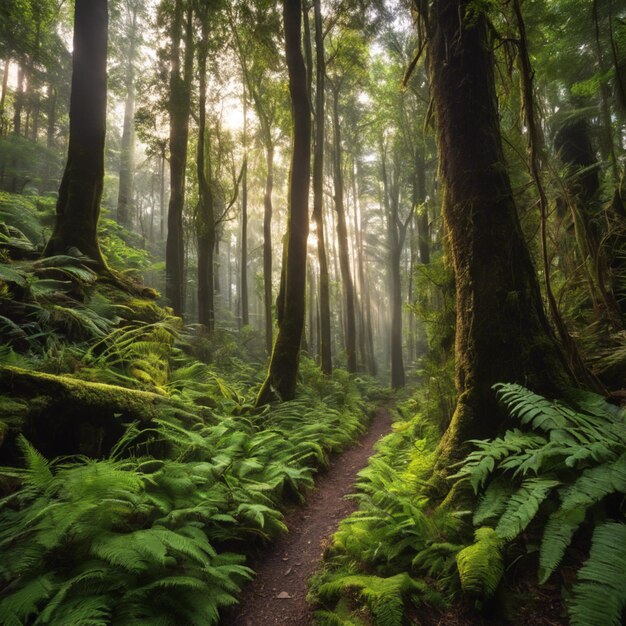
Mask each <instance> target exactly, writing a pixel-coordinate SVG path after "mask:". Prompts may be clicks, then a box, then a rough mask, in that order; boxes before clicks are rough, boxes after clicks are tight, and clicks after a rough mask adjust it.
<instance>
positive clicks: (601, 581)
mask: <svg viewBox="0 0 626 626" xmlns="http://www.w3.org/2000/svg"><path fill="white" fill-rule="evenodd" d="M573 592H574V593H573V598H572V600H571V601H570V602H569V606H568V608H569V616H570V620H571V624H572V626H619V625H620V624H622V623H623V622H622V616H623V611H624V607H626V524H621V523H618V522H605V523H604V524H602V525H600V526H598V527H597V528H596V529H595V531H594V533H593V539H592V543H591V551H590V554H589V558H588V559H587V561H585V563H584V564H583V566H582V567H581V568H580V571H579V572H578V582H577V583H576V584H575V585H574V590H573Z"/></svg>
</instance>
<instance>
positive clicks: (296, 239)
mask: <svg viewBox="0 0 626 626" xmlns="http://www.w3.org/2000/svg"><path fill="white" fill-rule="evenodd" d="M283 19H284V24H285V53H286V59H287V69H288V73H289V92H290V95H291V115H292V120H293V140H292V151H291V168H290V176H289V196H288V197H289V225H288V234H287V237H288V239H287V255H286V256H287V259H286V263H287V270H286V272H285V281H284V285H285V288H284V300H283V316H282V319H281V321H280V324H279V327H278V336H277V338H276V343H275V344H274V350H273V352H272V357H271V360H270V365H269V371H268V375H267V378H266V380H265V382H264V384H263V386H262V387H261V390H260V392H259V396H258V398H257V405H261V404H265V403H266V402H268V401H269V400H271V399H272V398H275V396H276V394H278V396H279V397H280V398H281V399H283V400H290V399H292V398H293V397H294V395H295V391H296V382H297V376H298V365H299V358H300V342H301V340H302V331H303V328H304V316H305V308H306V307H305V294H306V255H307V237H308V234H309V206H308V204H309V202H308V201H309V178H310V159H311V110H310V107H309V99H308V95H307V86H306V74H305V67H304V59H303V58H302V49H301V32H300V31H301V27H302V9H301V1H300V0H284V1H283Z"/></svg>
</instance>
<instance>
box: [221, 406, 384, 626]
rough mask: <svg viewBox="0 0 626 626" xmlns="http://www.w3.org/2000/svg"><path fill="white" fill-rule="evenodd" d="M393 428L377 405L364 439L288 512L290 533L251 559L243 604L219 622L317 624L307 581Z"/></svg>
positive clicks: (240, 625) (244, 625) (269, 625)
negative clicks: (358, 479)
mask: <svg viewBox="0 0 626 626" xmlns="http://www.w3.org/2000/svg"><path fill="white" fill-rule="evenodd" d="M390 428H391V415H390V414H389V412H388V411H387V409H385V408H379V409H378V410H377V412H376V415H375V416H374V418H373V420H372V423H371V425H370V427H369V429H368V431H367V433H366V434H365V435H364V436H363V437H362V439H361V440H360V441H359V442H358V443H357V444H356V445H354V446H353V447H351V448H349V449H348V450H346V451H345V452H343V454H341V455H340V456H337V457H336V458H334V459H333V460H332V461H331V463H330V466H329V468H328V470H327V471H326V472H325V473H324V474H321V475H320V476H319V479H318V481H317V484H316V487H315V489H314V490H312V491H311V492H310V493H309V495H308V497H307V500H306V504H305V505H304V506H303V507H300V508H298V509H296V510H293V511H290V512H289V513H287V514H286V515H285V520H284V521H285V524H286V525H287V528H288V529H289V532H288V534H287V535H285V537H283V538H282V539H280V540H279V541H277V542H276V543H274V544H272V545H271V546H269V547H268V548H267V550H265V551H264V552H263V553H262V554H260V555H258V556H257V557H256V558H254V559H252V561H251V562H250V563H249V565H250V567H252V569H254V571H255V572H256V573H257V575H256V578H255V579H254V580H253V581H252V582H251V583H250V584H249V585H248V586H247V587H246V588H245V589H244V591H243V594H242V596H241V602H240V604H239V605H238V606H237V607H234V609H233V610H231V611H230V612H228V613H227V614H226V615H224V616H223V618H222V620H221V624H223V625H228V626H272V625H276V624H279V625H280V626H291V625H295V624H297V625H298V626H305V625H306V624H312V623H313V611H312V608H311V606H310V605H309V604H307V602H306V593H307V580H308V579H309V577H310V576H311V575H312V574H313V572H314V571H315V570H316V569H318V568H319V566H320V564H321V559H322V554H323V551H324V547H325V545H326V544H328V542H329V541H330V537H331V535H332V534H333V533H334V532H335V531H336V530H337V527H338V525H339V522H340V521H341V520H342V519H343V518H344V517H347V516H348V515H350V514H351V513H353V512H354V511H355V510H356V509H357V506H358V505H357V502H356V501H355V500H350V499H346V498H345V496H346V495H348V494H350V493H353V492H354V482H355V480H356V475H357V473H358V472H359V471H360V470H361V469H363V468H364V467H365V466H366V465H367V461H368V459H369V457H370V456H371V455H372V454H373V451H374V445H375V444H376V442H377V441H378V440H379V439H380V438H381V437H382V436H383V435H385V434H387V433H388V432H389V430H390Z"/></svg>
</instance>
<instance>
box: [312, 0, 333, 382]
mask: <svg viewBox="0 0 626 626" xmlns="http://www.w3.org/2000/svg"><path fill="white" fill-rule="evenodd" d="M313 16H314V24H315V149H314V152H313V219H314V220H315V232H316V235H317V258H318V262H319V266H320V280H319V311H320V336H319V344H320V365H321V368H322V371H323V372H324V373H325V374H330V373H331V372H332V369H333V363H332V347H331V332H330V281H329V278H328V255H327V253H326V237H325V234H324V134H325V123H324V122H325V117H324V116H325V112H324V96H325V91H324V90H325V79H326V57H325V53H324V33H323V22H322V9H321V0H314V1H313Z"/></svg>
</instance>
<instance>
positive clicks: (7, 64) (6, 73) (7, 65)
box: [0, 59, 11, 136]
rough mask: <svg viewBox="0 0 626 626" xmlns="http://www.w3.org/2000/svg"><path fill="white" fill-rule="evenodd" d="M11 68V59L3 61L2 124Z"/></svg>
mask: <svg viewBox="0 0 626 626" xmlns="http://www.w3.org/2000/svg"><path fill="white" fill-rule="evenodd" d="M10 69H11V59H7V60H6V61H5V62H4V73H3V74H2V91H1V92H0V123H1V124H2V125H4V121H3V120H2V118H3V117H4V105H5V102H6V97H7V88H8V85H9V70H10ZM0 136H1V133H0Z"/></svg>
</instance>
